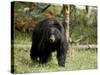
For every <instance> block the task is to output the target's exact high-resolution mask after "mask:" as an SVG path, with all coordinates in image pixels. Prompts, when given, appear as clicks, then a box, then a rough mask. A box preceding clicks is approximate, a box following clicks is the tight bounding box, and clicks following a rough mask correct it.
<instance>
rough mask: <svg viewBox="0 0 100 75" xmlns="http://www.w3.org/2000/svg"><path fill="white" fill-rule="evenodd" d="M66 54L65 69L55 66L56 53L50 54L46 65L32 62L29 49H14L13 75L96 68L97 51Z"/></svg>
mask: <svg viewBox="0 0 100 75" xmlns="http://www.w3.org/2000/svg"><path fill="white" fill-rule="evenodd" d="M73 51H74V52H72V53H68V55H67V59H66V64H65V66H66V67H65V68H62V67H59V66H58V64H57V59H56V53H53V54H52V58H51V60H50V61H49V62H48V63H47V64H39V63H36V62H32V61H31V59H30V55H29V53H30V48H24V49H23V48H16V47H15V49H14V57H15V59H14V66H15V67H14V73H29V72H33V73H36V72H54V71H71V70H84V69H87V70H88V69H96V68H97V49H86V50H84V49H76V50H73Z"/></svg>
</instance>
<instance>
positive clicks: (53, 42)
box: [30, 18, 67, 67]
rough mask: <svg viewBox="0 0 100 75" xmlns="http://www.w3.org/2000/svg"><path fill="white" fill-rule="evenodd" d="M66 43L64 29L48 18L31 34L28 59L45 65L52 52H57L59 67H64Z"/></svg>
mask: <svg viewBox="0 0 100 75" xmlns="http://www.w3.org/2000/svg"><path fill="white" fill-rule="evenodd" d="M66 48H67V47H66V41H65V36H64V27H63V25H60V23H59V22H57V20H55V19H52V18H48V19H45V20H43V21H41V22H39V23H38V25H37V26H36V27H35V28H34V30H33V34H32V47H31V50H30V57H31V59H32V60H37V61H39V63H46V62H47V61H48V59H49V57H50V56H51V53H52V52H53V51H56V52H57V60H58V64H59V66H62V67H64V66H65V59H66V52H67V51H66V50H67V49H66Z"/></svg>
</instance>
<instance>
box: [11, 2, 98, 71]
mask: <svg viewBox="0 0 100 75" xmlns="http://www.w3.org/2000/svg"><path fill="white" fill-rule="evenodd" d="M49 5H50V6H49ZM47 6H49V7H48V8H47V9H46V7H47ZM26 7H30V8H31V10H30V12H28V13H26V12H25V11H24V8H26ZM62 7H63V6H62V5H56V4H40V3H25V2H14V26H15V36H14V45H16V44H19V45H20V44H21V45H31V41H32V31H30V30H31V28H32V30H33V29H34V27H35V26H36V25H37V23H38V22H39V21H40V20H43V19H45V18H47V13H48V11H49V10H50V11H52V13H53V16H54V17H55V18H56V19H57V20H58V21H59V22H60V23H61V24H62V22H63V18H64V16H63V14H62ZM84 7H85V6H84ZM90 7H91V9H89V12H88V13H87V12H86V9H85V8H84V9H80V8H78V7H77V6H74V5H71V6H70V18H69V19H70V20H69V21H70V22H69V26H70V29H69V30H70V31H69V32H70V40H71V41H70V43H71V45H73V44H74V45H77V44H78V45H88V44H90V45H91V44H95V45H96V44H97V9H96V7H92V6H90ZM45 9H46V10H45ZM30 20H31V21H30ZM12 50H13V49H12ZM11 65H12V66H14V73H29V72H34V73H35V72H52V71H69V70H83V69H96V68H97V48H94V49H90V48H89V49H82V48H80V49H72V48H70V51H68V53H67V59H66V64H65V65H66V67H65V68H62V67H59V66H58V65H57V59H56V53H55V52H54V53H53V54H52V58H51V60H50V61H49V62H48V63H47V64H38V63H36V62H32V61H31V59H30V48H26V47H25V48H18V47H16V46H15V47H14V64H11Z"/></svg>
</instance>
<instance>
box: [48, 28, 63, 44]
mask: <svg viewBox="0 0 100 75" xmlns="http://www.w3.org/2000/svg"><path fill="white" fill-rule="evenodd" d="M46 33H47V40H48V41H49V42H50V43H56V42H58V41H59V40H60V37H61V32H60V31H59V29H57V28H56V27H48V28H47V30H46Z"/></svg>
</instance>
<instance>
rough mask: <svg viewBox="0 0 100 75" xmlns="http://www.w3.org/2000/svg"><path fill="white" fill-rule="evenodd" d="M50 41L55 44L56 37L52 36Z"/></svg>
mask: <svg viewBox="0 0 100 75" xmlns="http://www.w3.org/2000/svg"><path fill="white" fill-rule="evenodd" d="M49 41H50V42H51V43H54V42H55V36H54V35H51V36H50V38H49Z"/></svg>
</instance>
